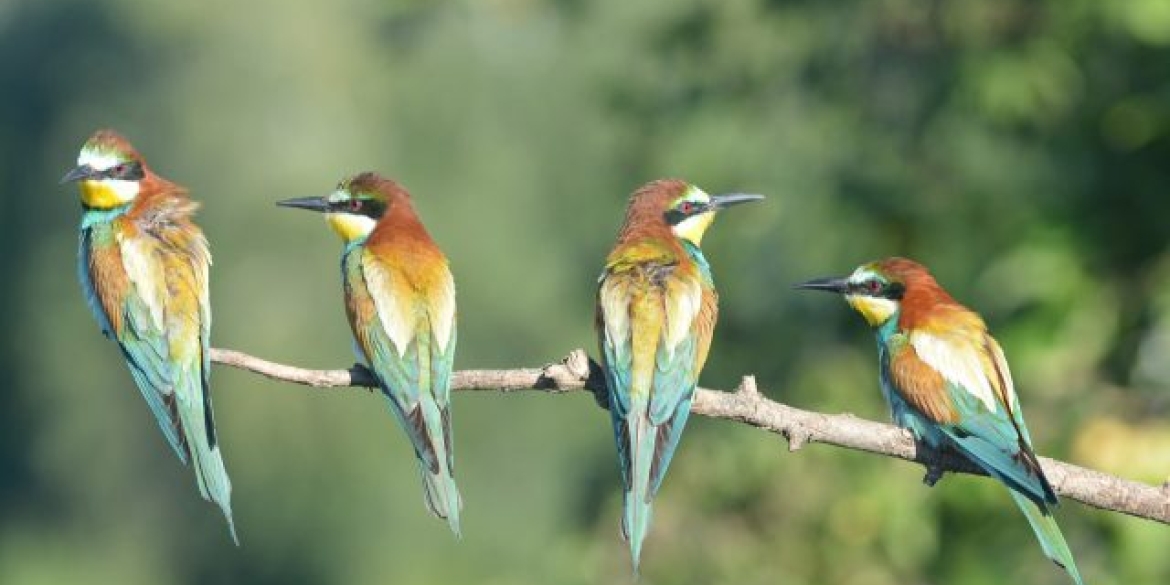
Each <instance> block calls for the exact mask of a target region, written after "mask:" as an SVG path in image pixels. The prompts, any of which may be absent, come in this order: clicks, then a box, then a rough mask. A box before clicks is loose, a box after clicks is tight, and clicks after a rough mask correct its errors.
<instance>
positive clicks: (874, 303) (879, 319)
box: [845, 295, 898, 327]
mask: <svg viewBox="0 0 1170 585" xmlns="http://www.w3.org/2000/svg"><path fill="white" fill-rule="evenodd" d="M845 300H846V301H847V302H848V303H849V306H850V307H853V310H855V311H857V312H858V313H861V316H862V317H865V321H866V323H869V324H870V325H871V326H873V327H877V326H878V325H881V324H882V323H885V322H886V321H887V320H889V318H890V317H892V316H893V315H894V313H896V312H897V311H898V303H897V301H893V300H890V299H883V298H879V297H868V296H864V295H845Z"/></svg>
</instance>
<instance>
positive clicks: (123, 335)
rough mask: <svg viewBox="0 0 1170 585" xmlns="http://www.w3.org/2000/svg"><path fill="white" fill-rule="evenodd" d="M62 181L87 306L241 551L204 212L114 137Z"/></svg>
mask: <svg viewBox="0 0 1170 585" xmlns="http://www.w3.org/2000/svg"><path fill="white" fill-rule="evenodd" d="M61 182H62V183H68V182H77V183H78V184H79V185H80V187H81V207H82V210H83V212H82V216H81V242H80V244H81V246H80V256H79V263H78V276H79V277H80V278H81V287H82V289H83V291H84V292H85V298H86V300H87V301H88V302H89V307H90V309H91V310H92V311H93V314H94V316H95V317H96V318H97V321H98V324H99V325H100V326H101V329H102V333H104V334H105V336H106V337H108V338H110V339H113V340H114V341H117V342H118V346H119V347H121V349H122V356H123V357H124V358H125V359H126V364H127V365H128V366H130V374H131V375H132V376H133V377H134V381H135V382H136V383H137V385H138V389H139V390H141V391H142V397H143V398H145V399H146V403H147V404H148V405H149V406H150V410H151V412H153V413H154V416H155V418H156V419H157V420H158V425H159V427H160V428H161V429H162V432H163V435H165V436H166V438H167V442H168V443H170V445H171V448H173V449H174V450H175V453H176V454H177V455H178V456H179V459H180V460H182V461H183V463H184V464H186V463H187V462H188V461H189V460H190V461H192V462H193V463H194V465H193V467H194V468H195V479H196V481H197V483H198V484H199V493H200V494H202V495H203V498H204V499H206V500H211V501H213V502H215V503H216V504H218V505H219V507H220V508H221V509H222V510H223V514H224V516H225V517H227V522H228V527H229V529H230V530H231V534H232V539H233V540H235V541H236V544H239V539H238V538H237V537H236V529H235V525H234V523H233V521H232V510H231V493H232V484H231V481H230V480H229V479H228V475H227V470H226V469H225V468H224V464H223V457H222V456H221V455H220V449H219V440H218V436H217V433H216V430H215V419H214V417H213V416H212V412H211V387H210V386H209V384H208V375H209V374H210V373H211V361H210V355H209V353H208V351H209V339H208V336H209V335H210V332H211V305H210V304H209V303H208V293H207V286H208V268H209V267H210V265H211V254H210V252H209V251H208V249H207V240H206V239H205V238H204V237H203V232H202V231H201V230H200V229H199V227H198V226H196V225H195V224H194V223H193V222H192V221H191V216H192V214H194V212H195V209H196V208H197V207H198V204H196V203H195V202H193V201H191V200H190V199H189V198H188V197H187V190H186V189H184V188H183V187H181V186H179V185H176V184H174V183H171V182H170V181H167V180H166V179H164V178H162V177H160V176H158V175H156V174H154V172H152V171H151V170H150V167H148V166H146V161H145V160H144V159H143V158H142V155H140V154H138V151H136V150H134V147H133V146H131V145H130V143H129V142H127V141H126V139H125V138H122V137H121V136H119V135H118V134H117V133H115V132H113V131H112V130H99V131H98V132H97V133H95V134H94V135H93V136H92V137H90V139H89V140H88V141H87V142H86V143H85V146H83V147H82V148H81V154H80V155H79V156H78V157H77V167H76V168H74V169H73V170H71V171H69V172H68V173H67V174H66V175H65V176H64V177H63V178H62V179H61Z"/></svg>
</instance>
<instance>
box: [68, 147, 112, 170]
mask: <svg viewBox="0 0 1170 585" xmlns="http://www.w3.org/2000/svg"><path fill="white" fill-rule="evenodd" d="M120 162H122V160H121V159H119V158H118V157H117V156H114V155H113V154H110V153H108V152H100V151H96V150H91V149H88V148H83V149H81V154H79V155H77V166H79V167H80V166H88V167H90V168H92V169H95V170H98V171H105V170H109V169H111V168H113V167H114V166H115V165H117V164H118V163H120Z"/></svg>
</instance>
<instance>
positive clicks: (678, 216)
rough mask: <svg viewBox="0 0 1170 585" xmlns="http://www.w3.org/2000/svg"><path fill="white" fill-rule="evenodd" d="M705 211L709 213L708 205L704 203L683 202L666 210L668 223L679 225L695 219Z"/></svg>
mask: <svg viewBox="0 0 1170 585" xmlns="http://www.w3.org/2000/svg"><path fill="white" fill-rule="evenodd" d="M688 207H689V209H688ZM684 210H685V211H684ZM705 211H707V205H706V204H704V203H701V202H698V201H682V202H680V203H679V204H678V205H675V206H674V207H672V208H670V209H668V210H666V223H668V224H670V225H678V224H680V223H682V222H683V221H684V220H686V219H687V218H688V217H694V216H696V215H699V214H700V213H703V212H705Z"/></svg>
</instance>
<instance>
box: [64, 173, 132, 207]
mask: <svg viewBox="0 0 1170 585" xmlns="http://www.w3.org/2000/svg"><path fill="white" fill-rule="evenodd" d="M78 188H79V189H80V190H81V202H82V203H84V204H85V206H86V207H89V208H91V209H113V208H115V207H120V206H122V205H125V204H127V203H129V202H130V201H132V200H133V199H134V197H135V196H136V195H138V184H137V183H135V182H133V181H110V180H99V181H93V180H86V181H81V182H80V183H79V184H78Z"/></svg>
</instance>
